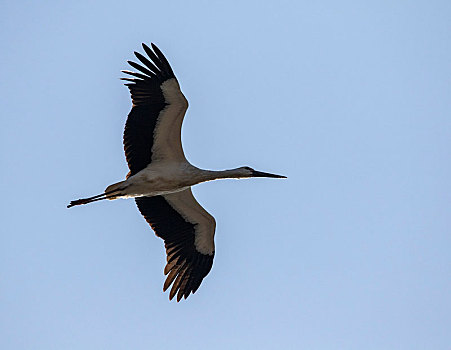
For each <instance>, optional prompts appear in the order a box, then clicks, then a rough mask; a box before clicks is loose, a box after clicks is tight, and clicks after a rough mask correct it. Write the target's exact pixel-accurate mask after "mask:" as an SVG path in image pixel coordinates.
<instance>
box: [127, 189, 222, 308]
mask: <svg viewBox="0 0 451 350" xmlns="http://www.w3.org/2000/svg"><path fill="white" fill-rule="evenodd" d="M135 200H136V204H137V205H138V209H139V211H140V212H141V214H142V215H143V216H144V218H145V219H146V221H147V222H148V223H149V224H150V226H151V227H152V229H153V230H154V231H155V233H156V235H157V236H158V237H161V238H162V239H163V240H164V245H165V247H166V254H167V264H166V266H165V268H164V273H165V275H168V277H167V278H166V281H165V283H164V287H163V290H164V291H166V289H168V288H169V286H170V285H171V284H172V288H171V292H170V293H169V299H172V298H173V297H174V296H175V295H176V294H177V301H179V300H180V299H181V298H182V297H185V299H186V298H187V297H188V295H189V294H190V293H194V292H195V291H196V290H197V289H198V288H199V286H200V284H201V282H202V280H203V279H204V277H205V276H206V275H207V274H208V273H209V272H210V270H211V267H212V265H213V257H214V253H215V245H214V234H215V228H216V222H215V219H214V218H213V216H211V215H210V214H209V213H208V212H207V211H206V210H205V209H204V208H203V207H202V206H201V205H200V204H199V203H198V202H197V201H196V199H195V198H194V196H193V194H192V192H191V188H188V189H186V190H184V191H181V192H175V193H171V194H167V195H164V196H155V197H139V198H136V199H135Z"/></svg>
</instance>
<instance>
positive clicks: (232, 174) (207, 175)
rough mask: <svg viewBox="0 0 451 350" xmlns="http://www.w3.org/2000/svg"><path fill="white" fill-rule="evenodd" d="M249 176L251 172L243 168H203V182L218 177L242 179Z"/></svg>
mask: <svg viewBox="0 0 451 350" xmlns="http://www.w3.org/2000/svg"><path fill="white" fill-rule="evenodd" d="M244 177H249V174H247V173H245V172H244V171H243V169H240V168H237V169H229V170H203V171H202V182H204V181H211V180H217V179H240V178H244Z"/></svg>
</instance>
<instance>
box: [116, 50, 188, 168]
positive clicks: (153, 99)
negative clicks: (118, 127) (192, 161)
mask: <svg viewBox="0 0 451 350" xmlns="http://www.w3.org/2000/svg"><path fill="white" fill-rule="evenodd" d="M142 46H143V49H144V51H145V53H146V54H147V56H148V58H147V57H145V56H144V55H142V54H140V53H139V52H135V56H136V57H137V58H138V60H139V61H140V62H141V63H142V64H138V63H136V62H132V61H128V63H129V64H130V65H131V66H132V67H133V68H135V69H136V70H138V71H139V72H131V71H123V72H124V73H126V74H129V75H131V76H133V77H134V78H121V79H122V80H126V81H128V83H126V84H125V85H127V86H128V88H129V89H130V94H131V97H132V102H133V107H132V110H131V111H130V113H129V115H128V118H127V122H126V124H125V130H124V150H125V156H126V158H127V163H128V166H129V168H130V175H135V174H136V173H137V172H139V171H141V170H142V169H144V168H145V167H147V166H148V165H149V164H150V163H151V162H153V161H155V160H176V161H185V155H184V153H183V149H182V142H181V128H182V122H183V118H184V116H185V112H186V109H187V108H188V101H187V100H186V98H185V96H184V95H183V93H182V92H181V91H180V86H179V83H178V81H177V79H176V77H175V75H174V72H173V71H172V68H171V66H170V65H169V62H168V61H167V59H166V57H164V55H163V53H162V52H161V51H160V50H159V49H158V47H156V46H155V45H154V44H151V47H152V49H150V48H149V47H148V46H147V45H145V44H143V45H142Z"/></svg>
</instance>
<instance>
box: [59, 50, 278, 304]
mask: <svg viewBox="0 0 451 350" xmlns="http://www.w3.org/2000/svg"><path fill="white" fill-rule="evenodd" d="M142 46H143V49H144V52H145V53H146V54H147V57H145V56H144V55H142V54H140V53H139V52H135V56H136V58H137V59H138V60H139V61H140V62H141V64H138V63H136V62H133V61H128V63H129V64H130V66H132V67H133V68H135V69H136V70H137V71H138V72H132V71H128V70H124V71H122V72H123V73H125V74H127V75H129V76H131V78H130V77H127V78H121V79H122V80H125V81H127V83H126V84H125V85H126V86H128V88H129V89H130V93H131V98H132V103H133V106H132V109H131V111H130V114H129V115H128V118H127V121H126V124H125V130H124V139H123V143H124V150H125V156H126V159H127V163H128V167H129V169H130V172H129V173H128V174H127V176H126V179H125V180H124V181H120V182H118V183H115V184H112V185H111V186H108V187H107V188H106V190H105V191H104V192H103V193H102V194H99V195H97V196H93V197H89V198H83V199H78V200H74V201H71V202H70V204H69V205H68V206H67V207H68V208H70V207H73V206H76V205H81V204H87V203H92V202H96V201H100V200H104V199H109V200H113V199H118V198H135V202H136V205H137V206H138V209H139V211H140V212H141V214H142V215H143V216H144V218H145V219H146V221H147V222H148V223H149V224H150V226H151V227H152V229H153V230H154V231H155V233H156V235H157V236H158V237H160V238H162V239H163V240H164V245H165V248H166V255H167V264H166V266H165V268H164V274H165V275H167V277H166V280H165V283H164V286H163V291H166V290H167V289H168V288H169V287H170V286H171V285H172V288H171V291H170V293H169V299H170V300H172V298H174V296H175V295H177V301H180V299H181V298H182V297H184V298H185V299H186V298H187V297H188V296H189V295H190V294H191V293H193V294H194V293H195V292H196V290H197V289H198V288H199V286H200V284H201V282H202V280H203V279H204V277H205V276H206V275H207V274H208V273H209V272H210V270H211V267H212V265H213V257H214V254H215V244H214V235H215V228H216V222H215V219H214V218H213V216H211V215H210V214H209V213H208V212H207V211H206V210H205V209H204V208H203V207H202V206H201V205H200V204H199V203H198V202H197V201H196V199H195V198H194V196H193V193H192V192H191V186H193V185H195V184H198V183H201V182H205V181H211V180H216V179H228V178H251V177H271V178H285V176H281V175H275V174H270V173H264V172H261V171H256V170H254V169H252V168H250V167H247V166H245V167H240V168H236V169H230V170H223V171H212V170H203V169H199V168H197V167H195V166H193V165H192V164H190V163H189V162H188V161H187V160H186V158H185V155H184V153H183V148H182V142H181V127H182V122H183V118H184V116H185V112H186V110H187V108H188V101H187V100H186V98H185V96H184V95H183V93H182V92H181V90H180V86H179V83H178V81H177V79H176V77H175V75H174V72H173V71H172V68H171V66H170V65H169V62H168V61H167V59H166V58H165V57H164V55H163V53H162V52H161V51H160V50H159V49H158V47H157V46H155V45H154V44H151V48H149V47H148V46H147V45H145V44H142Z"/></svg>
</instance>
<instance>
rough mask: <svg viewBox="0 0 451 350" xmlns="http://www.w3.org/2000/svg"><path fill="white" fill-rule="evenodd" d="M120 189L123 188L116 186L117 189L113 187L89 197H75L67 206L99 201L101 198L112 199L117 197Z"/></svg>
mask: <svg viewBox="0 0 451 350" xmlns="http://www.w3.org/2000/svg"><path fill="white" fill-rule="evenodd" d="M121 190H123V188H117V189H114V190H112V191H106V192H104V193H102V194H98V195H97V196H93V197H89V198H81V199H77V200H75V201H71V202H70V203H69V205H68V206H67V207H68V208H71V207H74V206H76V205H82V204H88V203H92V202H97V201H101V200H103V199H113V198H115V197H117V196H118V195H119V194H120V192H121Z"/></svg>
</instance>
